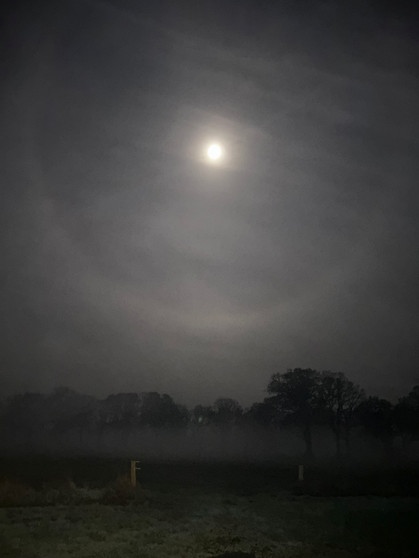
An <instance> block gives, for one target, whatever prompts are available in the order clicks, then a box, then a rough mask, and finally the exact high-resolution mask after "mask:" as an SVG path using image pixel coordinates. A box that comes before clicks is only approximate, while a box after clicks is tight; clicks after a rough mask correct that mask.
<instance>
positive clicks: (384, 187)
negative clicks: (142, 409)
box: [0, 0, 419, 404]
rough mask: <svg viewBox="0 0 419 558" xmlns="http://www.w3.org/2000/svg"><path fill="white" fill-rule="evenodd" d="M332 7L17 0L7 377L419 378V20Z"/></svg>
mask: <svg viewBox="0 0 419 558" xmlns="http://www.w3.org/2000/svg"><path fill="white" fill-rule="evenodd" d="M338 4H343V3H338V2H332V1H330V2H298V1H295V2H274V1H271V2H268V1H260V2H256V1H250V0H241V1H228V0H225V1H216V0H213V1H212V2H207V1H202V0H200V1H195V2H181V1H179V0H176V1H171V2H162V1H148V2H140V1H138V0H135V1H134V0H131V1H130V0H126V1H124V0H108V1H106V0H103V1H94V0H90V1H88V0H73V1H67V2H66V1H63V2H51V3H48V2H43V3H36V2H27V3H25V2H13V3H10V7H9V8H8V9H7V11H6V12H4V13H3V17H2V28H1V45H2V52H3V55H2V56H1V60H2V61H1V122H0V124H1V132H2V133H1V134H0V137H1V157H2V161H1V168H2V181H1V194H2V195H1V206H0V227H1V228H0V231H1V237H0V246H1V248H0V249H1V262H2V265H1V292H0V300H1V327H2V329H1V335H0V344H1V347H0V356H1V362H0V373H1V386H0V388H1V391H2V393H3V394H8V393H12V392H15V391H25V390H39V391H49V390H51V389H53V388H54V387H57V386H63V385H66V386H69V387H71V388H74V389H77V390H80V391H83V392H87V393H91V394H94V395H98V396H103V395H107V394H108V393H111V392H120V391H138V392H141V391H159V392H167V393H169V394H171V395H172V396H173V397H174V398H175V399H176V400H177V401H179V402H183V403H186V404H192V403H198V402H204V403H209V402H211V401H213V400H214V399H215V398H217V397H219V396H225V397H234V398H236V399H238V400H239V401H240V402H241V403H244V404H248V403H250V402H252V401H256V400H261V399H262V398H263V397H264V396H265V393H264V390H265V388H266V385H267V383H268V380H269V377H270V375H271V374H273V373H275V372H285V371H286V369H287V368H294V367H311V368H316V369H319V370H333V371H342V372H344V373H346V374H347V376H348V377H349V378H350V379H352V380H354V381H356V382H359V383H360V384H361V385H362V386H363V387H365V388H366V389H367V390H368V391H369V392H370V393H371V394H378V395H381V396H385V397H390V398H395V397H397V396H400V395H402V394H403V393H406V392H407V391H409V390H410V388H411V386H412V385H414V384H415V383H419V296H418V294H419V287H418V286H419V258H418V240H419V224H418V223H419V203H418V202H419V193H418V176H419V142H418V123H419V72H418V68H419V48H418V39H417V38H416V36H417V35H418V34H417V33H416V31H417V29H418V24H417V20H414V19H413V18H412V15H411V14H409V13H408V12H407V11H405V10H403V8H400V7H399V8H397V9H396V7H392V6H391V5H387V4H385V3H381V2H375V3H368V2H347V3H345V5H346V6H347V7H346V8H343V7H339V6H338ZM213 140H217V141H219V142H220V144H222V146H223V148H224V150H225V158H224V159H223V160H222V161H221V162H220V163H219V164H216V165H214V164H209V163H208V161H206V160H205V158H204V157H203V150H204V148H205V146H206V145H207V144H208V142H210V141H213Z"/></svg>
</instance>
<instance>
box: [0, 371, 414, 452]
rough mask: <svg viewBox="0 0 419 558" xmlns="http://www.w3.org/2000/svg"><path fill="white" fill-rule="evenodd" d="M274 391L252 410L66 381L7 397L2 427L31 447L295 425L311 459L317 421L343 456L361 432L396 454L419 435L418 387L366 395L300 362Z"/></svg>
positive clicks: (280, 376) (338, 376)
mask: <svg viewBox="0 0 419 558" xmlns="http://www.w3.org/2000/svg"><path fill="white" fill-rule="evenodd" d="M267 393H268V396H267V397H266V398H265V399H264V400H263V401H261V402H257V403H254V404H253V405H251V406H250V407H249V408H247V409H243V408H242V407H241V406H240V404H239V403H238V402H237V401H236V400H234V399H231V398H219V399H217V400H216V401H215V402H214V404H213V405H196V406H195V407H193V408H192V409H188V408H187V407H185V406H184V405H180V404H178V403H176V402H175V401H174V400H173V399H172V397H170V396H169V395H167V394H159V393H157V392H146V393H118V394H114V395H109V396H108V397H106V398H105V399H97V398H95V397H92V396H88V395H84V394H80V393H78V392H76V391H73V390H71V389H69V388H66V387H62V388H57V389H56V390H54V391H53V392H52V393H50V394H41V393H24V394H18V395H14V396H12V397H9V398H8V399H6V400H5V401H3V403H2V405H1V407H0V431H1V432H2V433H3V435H4V434H6V433H7V434H8V435H9V436H10V435H12V436H13V437H17V438H19V439H20V440H21V441H22V443H24V444H28V446H29V445H30V443H31V440H32V439H33V438H34V437H35V436H37V435H39V434H40V433H43V434H48V435H51V436H57V437H60V436H66V435H68V434H69V433H72V434H73V435H74V434H75V435H77V436H78V437H79V439H80V442H82V440H83V436H84V435H85V434H86V433H87V432H90V433H91V432H95V433H96V434H97V436H99V437H100V436H103V435H104V434H106V433H107V432H109V431H112V432H119V433H121V435H124V436H129V434H130V433H132V432H135V431H136V430H138V429H141V428H151V429H162V428H175V429H195V430H196V429H200V428H210V427H213V428H220V429H231V428H236V427H237V428H239V427H242V428H246V427H251V426H259V427H263V428H266V429H284V428H287V427H294V428H297V429H298V431H299V432H300V435H301V438H302V440H303V442H304V446H305V454H306V456H307V458H312V457H313V454H314V448H313V429H314V428H315V427H317V426H322V427H327V428H328V429H330V432H331V433H332V434H333V438H334V442H335V453H336V456H337V457H338V458H340V457H342V455H349V454H350V451H351V439H352V434H353V431H354V430H356V431H358V432H359V431H361V432H363V433H365V434H367V435H369V436H372V437H374V438H375V439H376V440H378V441H379V442H380V443H381V444H382V446H383V448H384V450H385V451H388V452H389V453H390V452H391V451H392V447H393V441H394V439H395V438H396V437H399V438H400V440H401V442H402V446H403V447H404V448H407V447H408V446H409V444H410V443H411V442H413V441H415V440H418V439H419V386H415V387H414V388H413V389H412V390H411V391H410V393H408V394H407V395H406V396H404V397H401V398H400V399H399V400H398V402H397V403H395V404H392V403H391V402H390V401H388V400H386V399H383V398H379V397H375V396H367V395H366V394H365V391H364V390H363V389H362V388H361V387H360V386H359V385H357V384H355V383H353V382H352V381H350V380H349V379H348V378H347V377H346V376H345V374H343V373H341V372H339V373H334V372H330V371H322V372H319V371H317V370H312V369H310V368H306V369H302V368H295V369H293V370H291V369H290V370H287V371H286V372H285V373H276V374H273V375H272V376H271V378H270V381H269V383H268V385H267Z"/></svg>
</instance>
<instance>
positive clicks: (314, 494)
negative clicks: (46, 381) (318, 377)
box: [0, 458, 419, 558]
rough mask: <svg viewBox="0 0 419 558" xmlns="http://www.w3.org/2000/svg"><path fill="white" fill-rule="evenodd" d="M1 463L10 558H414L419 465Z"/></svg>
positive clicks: (0, 544)
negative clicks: (300, 474)
mask: <svg viewBox="0 0 419 558" xmlns="http://www.w3.org/2000/svg"><path fill="white" fill-rule="evenodd" d="M128 472H129V461H128V460H117V459H87V458H86V459H46V458H36V459H35V458H32V459H3V460H1V461H0V479H2V480H0V505H1V506H2V507H1V509H0V549H1V552H0V554H1V556H2V557H4V558H12V557H13V558H18V557H19V558H38V557H39V558H41V557H42V558H56V557H57V558H58V557H73V558H94V557H95V558H99V557H101V558H108V557H109V558H111V557H112V558H134V557H136V558H160V557H166V556H167V557H185V558H186V557H197V558H209V557H221V556H223V557H225V558H228V557H230V558H233V557H234V558H240V557H241V558H245V557H248V558H250V557H254V558H270V557H272V558H273V557H277V558H281V557H312V556H313V557H314V556H319V557H320V556H322V557H338V558H339V557H342V558H343V557H345V558H346V557H348V558H349V557H352V556H361V557H370V558H373V557H375V558H378V557H391V556H400V557H408V556H409V557H413V556H417V555H418V549H419V545H418V536H417V527H418V525H419V498H418V496H419V490H418V486H419V482H418V480H419V473H418V471H417V470H415V469H413V468H412V469H406V468H404V469H394V468H393V469H381V470H378V469H372V468H370V469H362V470H359V469H351V470H349V469H342V468H341V469H337V468H329V469H327V468H325V467H322V468H315V467H308V468H306V478H305V480H304V482H302V483H298V482H297V481H296V469H295V467H294V466H291V465H290V464H288V465H282V466H279V465H252V466H250V465H245V464H236V465H235V464H222V463H213V464H203V463H200V464H197V463H159V464H156V463H142V464H141V470H140V471H139V485H138V486H137V488H136V489H135V490H134V489H132V488H131V487H130V485H129V481H128V477H127V474H128Z"/></svg>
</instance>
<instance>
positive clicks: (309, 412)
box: [268, 368, 320, 458]
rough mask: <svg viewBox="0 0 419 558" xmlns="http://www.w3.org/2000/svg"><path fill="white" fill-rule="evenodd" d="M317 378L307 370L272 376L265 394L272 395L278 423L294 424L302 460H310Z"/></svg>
mask: <svg viewBox="0 0 419 558" xmlns="http://www.w3.org/2000/svg"><path fill="white" fill-rule="evenodd" d="M319 388H320V374H319V372H317V371H316V370H312V369H311V368H306V369H303V368H295V369H294V370H288V371H287V372H285V373H284V374H280V373H277V374H274V375H273V376H272V377H271V381H270V382H269V384H268V392H269V393H272V394H275V396H274V397H273V398H272V404H274V405H275V406H276V409H277V413H278V414H279V416H280V420H281V422H283V423H284V424H296V425H297V426H298V427H299V428H300V429H301V432H302V435H303V439H304V443H305V454H306V457H308V458H311V457H313V442H312V427H313V423H314V420H315V417H316V413H317V412H318V401H319Z"/></svg>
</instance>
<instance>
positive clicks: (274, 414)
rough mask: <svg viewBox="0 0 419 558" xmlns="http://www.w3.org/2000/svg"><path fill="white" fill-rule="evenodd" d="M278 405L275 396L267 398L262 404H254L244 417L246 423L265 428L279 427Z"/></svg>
mask: <svg viewBox="0 0 419 558" xmlns="http://www.w3.org/2000/svg"><path fill="white" fill-rule="evenodd" d="M276 403H277V400H276V398H275V396H274V397H265V399H264V400H263V401H262V402H260V403H253V405H252V406H251V407H250V409H248V410H247V411H246V413H245V415H244V418H245V421H246V422H247V423H249V422H250V423H254V424H258V425H260V426H265V427H268V426H275V425H278V424H279V422H280V420H279V416H280V415H279V413H278V408H277V404H276Z"/></svg>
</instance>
